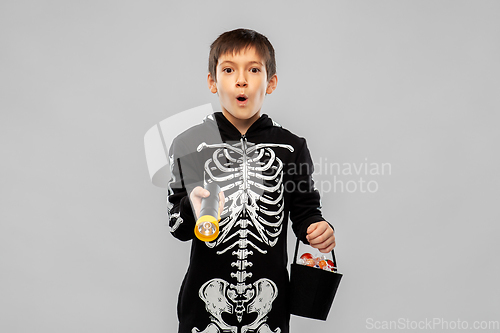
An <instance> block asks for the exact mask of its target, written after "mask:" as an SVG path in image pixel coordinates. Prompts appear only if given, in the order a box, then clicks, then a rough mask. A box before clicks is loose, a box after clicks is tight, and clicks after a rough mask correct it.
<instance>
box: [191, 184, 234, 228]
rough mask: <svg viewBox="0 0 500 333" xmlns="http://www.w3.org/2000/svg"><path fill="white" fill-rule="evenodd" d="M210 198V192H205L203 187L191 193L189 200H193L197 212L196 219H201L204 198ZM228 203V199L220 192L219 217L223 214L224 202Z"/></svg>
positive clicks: (198, 187)
mask: <svg viewBox="0 0 500 333" xmlns="http://www.w3.org/2000/svg"><path fill="white" fill-rule="evenodd" d="M208 196H210V192H209V191H208V190H205V189H204V188H203V187H201V186H196V187H195V188H194V189H193V190H192V191H191V193H190V194H189V199H190V200H191V204H192V205H193V208H194V211H195V212H196V219H197V220H198V218H199V217H200V210H201V200H202V199H203V198H207V197H208ZM225 201H226V198H225V197H224V192H222V191H220V192H219V215H221V214H222V211H223V210H224V202H225Z"/></svg>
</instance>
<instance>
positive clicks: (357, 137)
mask: <svg viewBox="0 0 500 333" xmlns="http://www.w3.org/2000/svg"><path fill="white" fill-rule="evenodd" d="M499 14H500V2H498V1H328V2H327V1H325V2H315V1H312V2H307V3H306V2H305V1H288V2H284V1H263V2H260V1H251V2H250V1H249V2H236V1H228V2H223V1H216V2H200V3H198V4H196V3H190V2H180V1H178V2H175V3H172V2H166V1H141V2H139V1H137V2H132V1H78V2H68V1H60V0H59V1H2V2H1V3H0V45H1V52H0V107H1V123H0V126H1V130H0V136H1V143H0V144H1V156H2V163H1V164H0V170H1V175H2V177H1V187H0V188H1V190H0V191H1V192H0V193H1V194H0V199H1V211H0V220H1V230H0V269H1V274H0V281H1V283H0V331H1V332H51V333H55V332H75V333H76V332H174V331H175V330H176V326H177V318H176V312H175V307H176V301H177V293H178V290H179V286H180V282H181V280H182V277H183V275H184V273H185V269H186V266H187V260H188V256H189V246H190V245H189V243H181V242H179V241H177V240H176V239H174V238H173V237H171V235H170V234H169V232H168V227H167V226H166V219H167V216H166V211H165V210H166V208H165V196H166V192H165V190H164V189H160V188H156V187H154V186H153V185H152V184H151V183H150V180H149V176H148V171H147V166H146V161H145V156H144V148H143V136H144V134H145V132H146V131H147V130H148V129H149V128H150V127H151V126H153V125H154V124H155V123H157V122H159V121H161V120H163V119H165V118H167V117H168V116H170V115H173V114H175V113H177V112H180V111H183V110H186V109H189V108H192V107H195V106H198V105H202V104H205V103H208V102H211V103H212V105H213V106H214V108H215V109H219V105H218V102H217V99H216V97H214V96H212V95H211V94H210V92H209V90H208V88H207V87H206V73H207V69H206V64H207V55H208V48H209V45H210V43H211V42H212V41H213V40H214V39H215V38H216V37H217V36H218V35H219V34H220V33H222V32H224V31H226V30H230V29H234V28H237V27H248V28H252V29H255V30H257V31H260V32H262V33H264V34H265V35H267V36H268V37H269V39H270V40H271V42H272V43H273V45H274V47H275V49H276V52H277V64H278V77H279V83H278V88H277V90H276V91H275V93H273V94H272V95H269V96H268V97H267V99H266V102H265V104H264V108H263V112H265V113H268V114H269V115H270V116H272V118H273V119H275V120H276V121H278V122H279V123H281V124H282V125H283V126H285V127H287V128H290V129H291V130H292V131H293V132H295V133H297V134H299V135H301V136H304V137H306V138H307V139H308V143H309V146H310V149H311V152H312V155H313V157H314V160H315V161H319V160H320V159H322V160H323V161H326V160H327V161H328V163H330V162H333V163H334V162H337V163H358V164H359V163H361V162H364V161H368V162H374V163H391V166H392V172H391V174H390V175H387V174H386V175H383V176H382V175H380V176H367V177H366V178H367V179H371V180H374V181H377V183H378V185H379V186H378V191H377V192H376V193H361V192H360V191H356V192H354V193H347V192H341V191H337V192H333V191H331V192H329V193H324V196H323V206H324V215H325V216H326V217H327V218H328V219H329V220H330V221H331V222H332V223H333V224H334V225H335V227H336V229H337V232H336V235H337V241H338V246H337V256H338V259H339V265H340V268H341V271H342V272H343V273H344V280H343V281H342V283H341V287H340V289H339V292H338V294H337V297H336V299H335V303H334V305H333V307H332V311H331V313H330V316H329V319H328V321H327V322H318V321H312V320H308V319H303V318H298V317H293V319H292V332H295V333H300V332H306V331H307V332H317V333H326V332H363V331H368V330H369V329H368V328H367V319H368V318H372V319H373V320H379V321H381V320H398V319H399V318H404V319H409V320H414V321H419V320H425V319H426V318H427V319H430V320H432V318H435V317H437V318H443V319H444V320H448V321H456V320H457V319H460V320H468V321H471V322H472V321H475V320H479V321H481V320H500V317H499V315H498V312H497V311H498V309H499V308H500V301H499V300H500V292H499V288H498V280H499V275H500V269H499V266H498V259H497V258H496V255H497V254H498V253H499V250H500V245H499V242H498V236H499V226H498V225H499V223H498V222H499V217H500V216H499V215H500V214H499V210H498V199H499V197H500V196H499V186H500V177H499V174H498V166H499V161H500V159H499V157H498V142H499V134H498V129H497V127H498V121H499V115H498V111H499V107H500V93H499V92H500V91H499V87H500V64H499V60H498V59H500V38H499V36H500V34H499V33H500V24H499V23H498V17H499ZM365 159H366V160H365ZM332 178H333V175H331V174H325V173H324V172H323V174H318V175H317V176H316V180H317V181H318V182H325V181H326V182H328V181H331V179H332ZM337 178H338V179H343V180H345V181H347V180H348V179H357V177H355V176H353V177H350V176H343V175H339V176H338V177H337ZM290 240H291V241H292V240H293V239H292V238H290ZM306 287H307V286H306ZM436 331H439V330H438V329H437V330H436Z"/></svg>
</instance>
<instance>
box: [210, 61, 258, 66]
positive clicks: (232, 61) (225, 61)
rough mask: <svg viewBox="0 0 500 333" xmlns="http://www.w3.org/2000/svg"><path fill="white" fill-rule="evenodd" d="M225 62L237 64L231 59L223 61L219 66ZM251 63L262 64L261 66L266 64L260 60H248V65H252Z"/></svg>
mask: <svg viewBox="0 0 500 333" xmlns="http://www.w3.org/2000/svg"><path fill="white" fill-rule="evenodd" d="M225 63H228V64H233V65H234V64H235V62H233V61H231V60H224V61H223V62H221V63H220V64H219V65H218V66H222V65H224V64H225ZM250 64H257V65H260V66H264V64H263V63H262V62H260V61H255V60H254V61H249V62H247V65H250Z"/></svg>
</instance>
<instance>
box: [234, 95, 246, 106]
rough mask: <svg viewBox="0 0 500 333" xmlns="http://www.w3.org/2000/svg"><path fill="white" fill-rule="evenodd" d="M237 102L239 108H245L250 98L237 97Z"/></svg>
mask: <svg viewBox="0 0 500 333" xmlns="http://www.w3.org/2000/svg"><path fill="white" fill-rule="evenodd" d="M236 101H237V103H238V105H239V106H245V105H246V104H247V102H248V97H247V95H245V94H239V95H238V96H236Z"/></svg>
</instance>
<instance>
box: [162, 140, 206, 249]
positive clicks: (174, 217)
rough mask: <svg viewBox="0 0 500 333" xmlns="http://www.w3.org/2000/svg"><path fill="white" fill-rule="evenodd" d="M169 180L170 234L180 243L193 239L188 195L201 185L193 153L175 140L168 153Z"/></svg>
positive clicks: (191, 212)
mask: <svg viewBox="0 0 500 333" xmlns="http://www.w3.org/2000/svg"><path fill="white" fill-rule="evenodd" d="M169 159H170V170H171V178H170V181H169V183H168V195H167V212H168V218H169V226H170V233H171V234H172V235H173V236H174V237H175V238H178V239H180V240H181V241H187V240H190V239H193V238H194V226H195V224H196V221H195V217H194V213H193V209H192V206H191V201H190V200H189V193H190V192H191V190H192V189H193V188H195V187H196V186H198V185H200V184H202V182H200V181H199V180H200V178H199V175H198V172H197V170H196V161H195V160H194V153H193V152H189V150H188V149H187V148H186V147H185V146H183V144H182V142H181V140H178V139H177V138H176V139H175V140H174V141H173V142H172V146H171V147H170V151H169Z"/></svg>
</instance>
